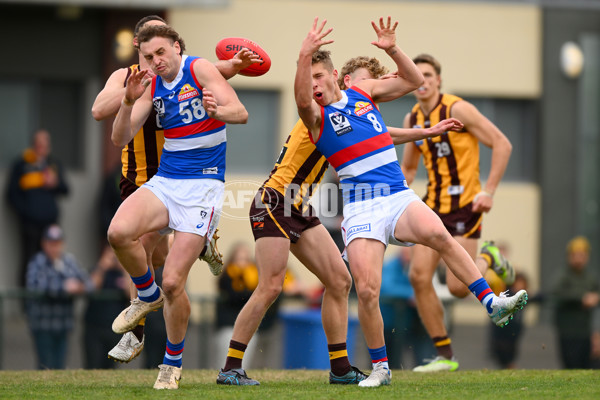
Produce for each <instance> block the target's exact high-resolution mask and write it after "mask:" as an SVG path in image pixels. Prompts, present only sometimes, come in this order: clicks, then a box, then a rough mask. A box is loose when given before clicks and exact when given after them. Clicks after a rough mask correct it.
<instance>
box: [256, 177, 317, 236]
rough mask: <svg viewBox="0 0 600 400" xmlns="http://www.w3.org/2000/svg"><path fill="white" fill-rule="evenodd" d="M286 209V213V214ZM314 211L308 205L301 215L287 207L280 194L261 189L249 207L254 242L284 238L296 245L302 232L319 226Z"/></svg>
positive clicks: (266, 188)
mask: <svg viewBox="0 0 600 400" xmlns="http://www.w3.org/2000/svg"><path fill="white" fill-rule="evenodd" d="M286 208H287V212H286ZM320 224H321V221H319V218H317V217H316V216H315V210H314V209H313V208H312V207H311V206H310V205H309V206H308V208H307V210H306V211H305V212H304V215H303V213H302V212H301V211H300V210H298V208H296V207H294V206H293V205H289V204H288V205H287V207H286V203H285V199H284V197H283V195H282V194H281V193H279V192H278V191H277V190H275V189H273V188H269V187H261V188H260V189H259V190H258V192H257V193H256V196H254V201H253V202H252V205H251V206H250V226H251V228H252V234H253V235H254V240H256V239H258V238H261V237H284V238H287V239H290V241H291V242H292V243H296V242H297V241H298V239H300V235H301V234H302V232H303V231H305V230H307V229H309V228H312V227H314V226H317V225H320Z"/></svg>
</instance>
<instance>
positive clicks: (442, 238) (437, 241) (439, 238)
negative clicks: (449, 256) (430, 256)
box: [424, 225, 454, 252]
mask: <svg viewBox="0 0 600 400" xmlns="http://www.w3.org/2000/svg"><path fill="white" fill-rule="evenodd" d="M452 240H454V239H453V238H452V236H451V235H450V234H449V233H448V231H447V230H446V228H444V226H443V225H441V226H440V227H436V228H435V229H432V230H431V232H429V235H428V236H427V239H426V243H424V244H425V245H426V246H428V247H431V248H432V249H434V250H436V251H438V252H440V251H443V250H444V249H446V248H448V247H449V246H450V244H451V241H452Z"/></svg>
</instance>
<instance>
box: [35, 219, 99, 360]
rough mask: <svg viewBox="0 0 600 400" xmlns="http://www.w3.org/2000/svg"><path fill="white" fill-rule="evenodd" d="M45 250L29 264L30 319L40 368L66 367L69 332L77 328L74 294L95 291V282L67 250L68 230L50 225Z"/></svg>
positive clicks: (43, 246)
mask: <svg viewBox="0 0 600 400" xmlns="http://www.w3.org/2000/svg"><path fill="white" fill-rule="evenodd" d="M41 247H42V251H40V252H39V253H37V254H36V255H34V256H33V258H32V259H31V261H30V262H29V264H28V266H27V290H28V291H29V293H30V295H31V296H32V297H31V298H29V299H28V300H27V320H28V322H29V329H30V330H31V334H32V337H33V341H34V344H35V348H36V352H37V360H38V362H37V368H38V369H64V368H65V365H66V358H67V348H68V344H69V334H70V332H71V331H72V330H73V328H74V322H75V314H74V307H73V306H74V304H73V300H74V296H76V295H81V294H84V293H91V292H92V291H93V290H94V285H93V283H92V281H91V279H90V278H89V275H88V274H87V272H86V271H85V270H83V269H82V268H81V267H80V266H79V263H78V262H77V260H76V259H75V257H74V256H73V255H72V254H70V253H66V252H65V251H64V233H63V230H62V229H61V227H60V226H58V225H56V224H53V225H50V226H49V227H48V228H47V229H46V230H45V231H44V233H43V235H42V243H41Z"/></svg>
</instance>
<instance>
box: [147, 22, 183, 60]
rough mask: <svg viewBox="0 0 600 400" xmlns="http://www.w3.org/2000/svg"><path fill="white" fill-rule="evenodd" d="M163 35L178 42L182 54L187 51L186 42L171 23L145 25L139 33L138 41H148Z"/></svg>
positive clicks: (173, 41)
mask: <svg viewBox="0 0 600 400" xmlns="http://www.w3.org/2000/svg"><path fill="white" fill-rule="evenodd" d="M157 36H158V37H162V38H165V39H169V40H171V42H172V43H175V42H178V43H179V47H181V54H183V52H184V51H185V42H184V41H183V38H182V37H181V36H179V33H177V32H176V31H175V29H173V28H172V27H170V26H169V25H147V26H144V27H143V28H142V29H140V31H139V32H138V34H137V39H138V43H144V42H148V41H150V40H151V39H153V38H155V37H157Z"/></svg>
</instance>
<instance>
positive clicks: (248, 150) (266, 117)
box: [227, 90, 281, 174]
mask: <svg viewBox="0 0 600 400" xmlns="http://www.w3.org/2000/svg"><path fill="white" fill-rule="evenodd" d="M236 92H237V95H238V98H239V99H240V101H241V102H242V103H243V104H244V106H245V107H246V110H248V115H249V117H248V123H247V124H243V125H236V124H229V125H227V171H228V172H229V173H236V174H243V173H251V174H255V173H256V174H265V173H268V172H269V171H271V169H272V168H273V164H274V163H275V159H276V158H277V152H278V151H279V149H280V148H281V143H280V141H279V140H278V138H279V135H278V134H277V132H278V129H279V101H280V94H279V92H277V91H274V90H236Z"/></svg>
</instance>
